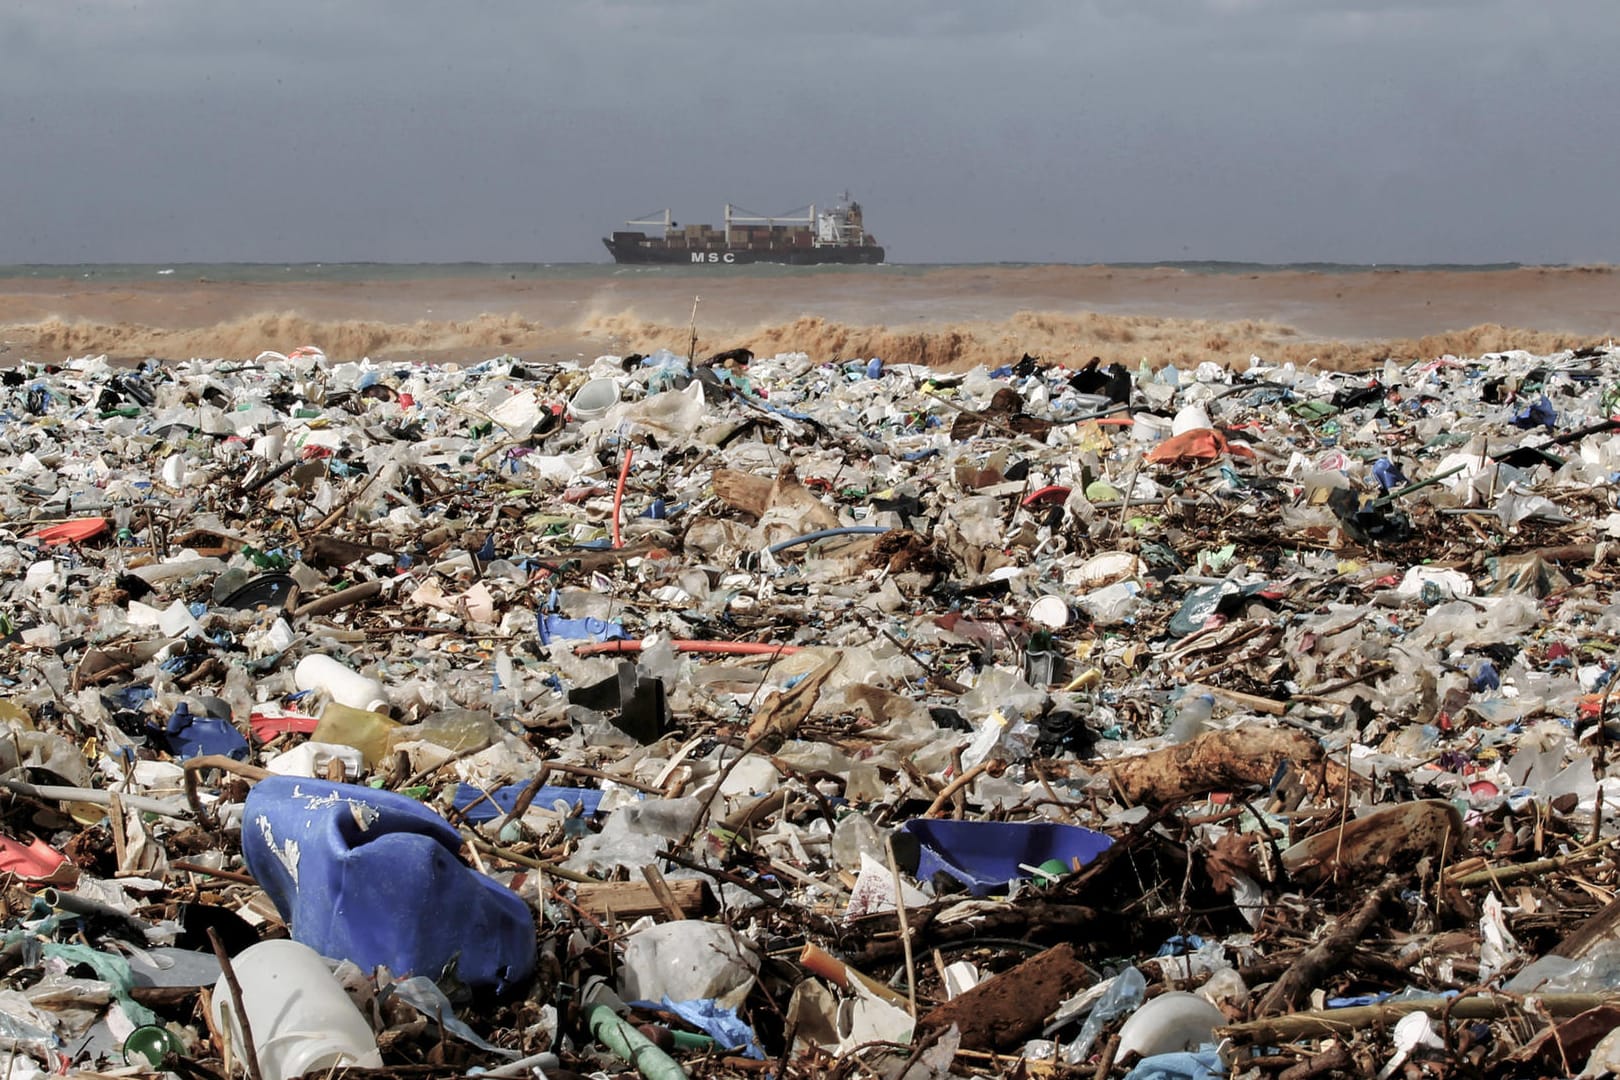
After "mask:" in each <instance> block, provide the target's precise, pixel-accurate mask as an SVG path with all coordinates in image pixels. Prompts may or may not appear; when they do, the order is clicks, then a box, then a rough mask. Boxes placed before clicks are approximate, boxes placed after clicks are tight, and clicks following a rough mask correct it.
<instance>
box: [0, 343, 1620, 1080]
mask: <svg viewBox="0 0 1620 1080" xmlns="http://www.w3.org/2000/svg"><path fill="white" fill-rule="evenodd" d="M1617 403H1620V349H1616V348H1612V347H1608V346H1604V347H1599V348H1590V349H1582V350H1579V351H1572V352H1564V353H1559V354H1556V355H1550V356H1536V355H1530V354H1527V353H1521V352H1511V353H1498V354H1490V355H1485V356H1479V357H1457V356H1443V357H1438V358H1435V357H1423V358H1414V359H1410V360H1407V361H1396V360H1390V361H1388V362H1386V363H1384V364H1383V365H1382V366H1381V367H1379V368H1377V369H1375V370H1368V371H1359V372H1332V371H1324V370H1317V369H1316V368H1314V367H1308V368H1298V367H1294V366H1290V365H1280V366H1279V365H1274V364H1268V363H1266V362H1265V361H1264V360H1262V359H1260V358H1255V359H1254V360H1253V361H1252V362H1251V363H1250V364H1249V366H1248V367H1247V368H1246V369H1245V370H1228V369H1226V368H1223V367H1221V366H1219V365H1216V364H1213V363H1205V364H1201V365H1199V366H1197V367H1196V368H1194V369H1191V370H1178V369H1176V368H1175V367H1173V366H1168V365H1164V364H1152V363H1149V362H1146V361H1144V363H1143V364H1142V365H1141V366H1140V368H1137V369H1134V370H1128V369H1126V368H1124V367H1120V366H1118V365H1114V366H1113V367H1111V368H1108V369H1099V368H1098V366H1097V365H1090V366H1089V367H1087V368H1083V369H1079V370H1070V369H1068V368H1065V367H1064V366H1062V365H1060V364H1056V363H1049V362H1046V361H1043V360H1042V359H1041V358H1039V357H1033V356H1028V355H1025V356H1023V357H1022V358H1019V359H1014V358H1009V361H1008V363H1007V364H1006V366H1004V367H1001V368H997V369H994V370H990V369H985V368H978V369H975V370H972V371H968V372H965V373H957V374H947V373H943V372H939V371H934V370H931V369H928V368H924V367H917V366H911V365H904V364H895V363H885V362H884V360H883V358H881V357H861V358H845V359H831V358H825V357H811V356H807V355H802V354H782V355H776V356H754V355H753V354H752V353H751V352H750V351H749V350H748V349H747V348H745V347H739V348H736V349H730V350H727V351H726V352H725V353H722V354H718V355H716V356H714V357H710V358H702V357H699V358H695V359H689V358H687V357H682V356H677V355H674V354H672V353H669V352H665V351H660V352H656V353H653V354H652V355H648V356H641V355H633V356H626V357H618V356H605V357H601V358H600V359H598V360H596V361H595V362H594V363H591V364H589V365H584V366H565V365H557V364H539V363H532V362H528V361H524V360H522V359H519V358H515V357H510V356H503V357H497V358H494V359H491V360H488V361H487V362H484V363H479V364H476V365H472V366H467V367H458V366H456V365H434V364H414V363H386V364H379V363H372V362H370V361H360V362H340V361H337V360H333V359H330V358H328V357H327V356H325V355H324V354H323V353H322V352H321V351H320V350H318V349H314V348H304V349H297V350H294V351H292V352H290V353H287V354H281V353H267V354H264V355H261V356H259V357H257V358H254V359H252V360H251V361H250V362H244V361H242V360H206V361H204V360H193V361H188V362H165V363H158V362H155V361H153V362H148V363H146V364H142V365H138V366H133V367H132V366H130V365H117V364H113V363H109V362H108V361H107V360H106V359H105V358H96V357H87V358H82V359H77V360H73V361H70V362H68V363H65V364H62V365H61V366H58V367H51V368H44V367H40V366H38V365H34V364H30V363H26V362H25V363H23V364H22V365H20V366H18V367H16V368H13V369H12V370H10V371H7V372H6V373H5V378H4V380H3V381H0V461H3V463H4V467H5V469H6V471H7V473H8V475H9V477H10V482H9V483H8V484H7V485H5V486H4V487H3V488H0V508H3V511H4V524H3V525H0V637H3V638H4V644H5V647H6V649H7V650H8V653H7V654H8V657H9V663H8V664H7V665H6V666H5V670H4V672H3V673H0V719H3V720H4V723H5V728H6V730H5V731H4V733H3V734H4V738H0V792H3V802H0V810H3V817H0V870H3V871H4V872H5V874H6V878H5V883H4V885H5V891H4V894H3V896H4V902H5V909H4V912H3V915H4V919H5V947H4V949H3V950H0V955H3V957H4V965H3V969H0V970H3V975H4V986H3V988H0V1029H3V1033H4V1035H5V1036H6V1039H5V1044H4V1046H3V1048H0V1052H3V1053H4V1055H5V1056H6V1059H7V1073H8V1075H11V1076H13V1077H16V1078H19V1080H23V1078H27V1077H31V1076H36V1075H41V1074H46V1073H57V1072H63V1071H72V1070H76V1071H80V1072H86V1073H90V1072H95V1073H116V1074H118V1075H128V1074H130V1073H132V1072H164V1073H170V1074H173V1075H176V1076H181V1077H187V1078H197V1077H223V1076H225V1075H226V1074H227V1071H228V1070H234V1071H236V1072H238V1073H241V1072H244V1071H245V1072H246V1073H247V1074H248V1075H250V1076H252V1077H254V1078H255V1080H259V1078H263V1080H290V1078H291V1077H296V1076H301V1075H306V1074H309V1075H313V1074H315V1073H317V1072H319V1073H322V1074H326V1073H329V1072H332V1071H333V1070H338V1071H344V1072H353V1071H355V1070H359V1071H362V1072H366V1073H368V1074H372V1073H378V1072H379V1071H381V1072H386V1073H387V1074H389V1075H397V1076H411V1077H446V1078H448V1077H451V1076H464V1075H485V1076H494V1077H531V1076H532V1077H541V1076H560V1077H568V1076H579V1075H629V1074H633V1073H639V1074H640V1075H643V1076H646V1077H648V1078H650V1080H662V1078H673V1077H680V1076H754V1075H763V1074H768V1075H774V1076H778V1077H816V1076H825V1075H835V1076H841V1077H853V1076H857V1075H862V1076H865V1075H875V1076H882V1077H904V1078H908V1080H920V1078H923V1077H946V1076H962V1077H967V1076H981V1075H1007V1076H1012V1075H1019V1076H1028V1075H1037V1076H1046V1075H1054V1076H1056V1075H1062V1076H1081V1075H1084V1076H1095V1077H1107V1076H1114V1077H1120V1076H1127V1075H1128V1076H1132V1077H1184V1076H1185V1077H1205V1076H1209V1077H1256V1078H1259V1077H1266V1078H1269V1077H1274V1076H1283V1077H1294V1078H1303V1077H1318V1076H1330V1075H1339V1076H1369V1075H1377V1076H1395V1075H1401V1076H1405V1077H1416V1076H1425V1075H1427V1076H1454V1075H1466V1076H1480V1077H1517V1076H1572V1075H1577V1074H1579V1075H1583V1076H1598V1075H1605V1074H1608V1073H1610V1072H1612V1071H1614V1070H1615V1069H1616V1068H1620V977H1617V975H1616V970H1617V966H1616V965H1617V963H1620V959H1617V958H1620V900H1617V899H1615V890H1616V888H1617V886H1620V846H1617V845H1620V773H1617V770H1616V766H1615V762H1614V760H1613V759H1614V758H1615V757H1616V756H1617V755H1616V753H1615V752H1614V750H1613V748H1612V747H1611V746H1610V744H1611V742H1614V741H1615V740H1616V739H1617V738H1620V726H1617V719H1616V714H1617V712H1620V707H1613V706H1611V703H1610V697H1611V694H1612V691H1613V688H1614V675H1615V671H1616V667H1617V664H1620V656H1617V652H1616V647H1617V645H1620V600H1617V597H1616V590H1615V588H1614V584H1615V582H1616V581H1617V580H1620V578H1617V575H1620V570H1617V569H1616V565H1617V563H1616V556H1617V555H1620V498H1617V493H1620V487H1617V482H1620V416H1617V414H1616V406H1617Z"/></svg>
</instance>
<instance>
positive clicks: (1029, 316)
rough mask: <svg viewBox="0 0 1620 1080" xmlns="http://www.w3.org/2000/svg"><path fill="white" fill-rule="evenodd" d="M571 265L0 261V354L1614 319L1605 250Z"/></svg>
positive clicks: (1393, 335) (1345, 334)
mask: <svg viewBox="0 0 1620 1080" xmlns="http://www.w3.org/2000/svg"><path fill="white" fill-rule="evenodd" d="M576 269H577V271H578V272H575V273H571V274H569V275H566V276H558V277H551V278H547V277H543V276H540V277H536V276H528V277H525V276H522V275H506V274H502V273H499V272H498V270H499V268H493V267H492V268H489V271H488V272H487V273H484V272H479V271H477V270H476V269H475V270H473V271H471V272H469V271H468V270H466V268H457V272H455V273H453V274H452V273H448V272H446V273H442V274H436V273H434V272H433V270H432V269H431V268H427V269H425V270H424V271H423V272H422V273H421V274H420V275H419V276H407V277H405V278H403V279H400V278H394V279H389V280H324V281H308V280H301V281H268V282H267V281H242V280H218V279H214V278H212V277H210V276H209V275H207V274H196V275H187V276H181V275H178V274H176V275H173V276H168V277H161V278H159V277H148V278H146V279H143V280H127V279H121V280H102V279H100V278H98V277H95V276H89V277H86V276H82V275H81V276H68V275H67V274H66V273H64V274H63V275H61V276H48V275H47V276H11V277H0V349H3V350H4V352H3V353H0V359H3V360H5V361H6V362H17V361H35V362H55V361H60V360H62V359H64V358H66V357H72V356H84V355H99V354H107V355H109V356H113V357H116V358H123V359H130V358H135V359H144V358H146V357H157V358H161V359H171V360H172V359H187V358H191V357H232V358H251V357H253V356H255V355H257V354H258V353H259V352H260V351H262V350H266V349H273V350H279V351H287V350H290V349H293V348H296V347H298V346H301V345H316V346H319V347H320V348H322V349H324V350H325V351H326V352H327V354H328V355H330V356H332V357H333V358H336V359H358V358H361V357H365V356H370V357H373V358H400V359H403V358H415V359H429V360H441V361H459V362H466V361H476V360H481V359H485V358H487V357H490V356H494V355H500V354H503V353H511V354H514V355H519V356H523V357H525V358H529V359H533V360H580V359H583V360H589V359H591V358H592V357H595V356H597V355H602V354H606V353H612V354H624V353H628V352H632V351H638V352H648V351H651V350H652V349H654V348H658V347H660V346H663V347H668V348H672V349H676V350H678V351H682V352H684V351H685V350H686V348H687V347H688V343H689V337H690V331H689V327H690V326H691V325H692V320H693V306H694V301H695V300H696V301H697V305H696V328H697V332H698V346H697V347H698V350H699V352H710V351H714V350H717V349H723V348H730V347H733V346H738V345H742V346H747V347H749V348H752V349H753V350H754V351H755V352H756V353H762V354H769V353H775V352H781V351H803V352H806V353H809V354H810V355H812V356H814V357H816V358H817V359H825V360H830V359H835V358H850V357H869V356H882V357H884V358H885V359H887V360H889V361H891V362H922V363H929V364H933V365H936V366H941V367H945V368H961V367H966V366H972V365H974V364H978V363H988V364H995V363H999V362H1001V361H1004V360H1007V359H1016V358H1017V357H1018V356H1020V355H1022V354H1023V353H1024V352H1030V353H1034V354H1036V355H1039V356H1043V357H1045V358H1048V359H1053V360H1062V361H1065V362H1071V363H1073V362H1083V361H1085V360H1086V359H1088V358H1089V357H1091V356H1101V357H1103V358H1104V359H1105V360H1116V359H1117V360H1122V361H1125V362H1128V363H1130V364H1133V365H1134V364H1136V363H1138V362H1140V361H1142V360H1144V359H1145V360H1147V361H1148V362H1149V363H1150V364H1155V365H1157V364H1161V363H1166V362H1174V363H1178V364H1187V363H1197V362H1200V361H1203V360H1215V361H1218V362H1222V363H1240V364H1241V363H1245V362H1247V360H1248V358H1249V356H1250V355H1252V354H1258V355H1260V356H1262V357H1264V358H1266V359H1268V360H1294V361H1296V362H1299V363H1304V362H1308V361H1310V360H1312V359H1315V360H1317V361H1318V362H1319V363H1321V364H1323V365H1329V366H1335V367H1354V366H1360V365H1364V364H1368V363H1372V362H1374V361H1376V360H1379V359H1381V358H1383V357H1385V356H1396V357H1404V358H1414V357H1422V356H1432V355H1439V354H1443V353H1448V352H1450V353H1456V354H1467V355H1477V354H1479V353H1481V352H1490V351H1497V350H1503V349H1509V348H1527V349H1532V350H1536V351H1540V352H1550V351H1555V350H1557V349H1560V348H1566V347H1572V346H1578V345H1583V344H1590V343H1593V342H1598V341H1603V340H1605V339H1607V338H1609V337H1611V336H1613V335H1614V334H1615V333H1616V332H1617V331H1620V277H1617V275H1616V274H1615V273H1614V271H1613V269H1612V268H1609V267H1589V268H1551V267H1549V268H1535V267H1526V268H1514V269H1482V270H1427V269H1422V270H1396V269H1391V270H1377V269H1366V270H1352V271H1338V272H1328V271H1315V270H1289V269H1279V270H1259V271H1255V272H1233V271H1230V270H1227V271H1219V272H1210V271H1195V270H1185V269H1177V268H1135V267H1132V268H1122V267H1106V266H1095V267H1080V266H950V267H932V268H921V267H877V268H870V269H867V268H862V269H856V270H837V271H826V270H821V271H816V272H812V273H808V274H803V275H796V274H793V273H791V272H787V273H784V272H781V271H777V272H774V273H768V274H749V273H730V274H725V275H717V276H707V275H705V274H704V272H703V271H702V270H696V271H694V270H689V269H686V268H677V269H673V270H662V271H647V270H637V269H632V268H616V267H613V266H610V265H604V266H602V267H601V268H600V270H599V272H598V271H597V270H596V269H595V268H591V267H585V268H576ZM699 298H700V299H699Z"/></svg>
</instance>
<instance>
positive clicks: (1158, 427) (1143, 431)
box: [1131, 412, 1170, 443]
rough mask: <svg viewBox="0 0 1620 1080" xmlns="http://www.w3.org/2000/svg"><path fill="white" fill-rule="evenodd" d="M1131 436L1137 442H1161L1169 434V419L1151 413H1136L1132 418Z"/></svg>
mask: <svg viewBox="0 0 1620 1080" xmlns="http://www.w3.org/2000/svg"><path fill="white" fill-rule="evenodd" d="M1131 420H1132V423H1131V437H1132V438H1133V439H1135V440H1136V441H1137V442H1143V443H1158V442H1163V441H1164V440H1165V439H1166V438H1168V437H1169V435H1170V421H1169V420H1167V419H1165V418H1164V417H1162V416H1156V415H1154V414H1153V413H1145V412H1142V413H1137V414H1135V415H1134V416H1133V417H1132V418H1131Z"/></svg>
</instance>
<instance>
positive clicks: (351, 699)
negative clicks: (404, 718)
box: [293, 653, 388, 715]
mask: <svg viewBox="0 0 1620 1080" xmlns="http://www.w3.org/2000/svg"><path fill="white" fill-rule="evenodd" d="M293 682H294V683H295V684H297V686H298V689H300V690H322V691H325V693H326V696H327V697H328V698H330V699H332V700H333V701H335V702H337V703H338V704H339V705H347V706H349V707H350V708H351V709H364V710H366V711H367V712H375V713H383V714H385V715H386V714H387V712H388V691H386V690H384V689H383V684H382V683H380V682H378V681H377V680H376V679H368V678H366V677H365V676H364V675H362V674H360V673H359V672H358V671H355V670H354V669H353V668H350V667H348V666H346V665H344V664H342V663H339V662H338V661H336V660H334V659H332V658H331V657H330V656H326V655H324V654H322V653H310V654H309V655H308V656H306V657H304V658H303V659H302V660H300V661H298V667H297V668H296V669H294V671H293Z"/></svg>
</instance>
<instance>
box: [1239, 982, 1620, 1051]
mask: <svg viewBox="0 0 1620 1080" xmlns="http://www.w3.org/2000/svg"><path fill="white" fill-rule="evenodd" d="M1534 997H1535V1001H1536V1003H1537V1004H1538V1006H1539V1007H1540V1008H1541V1009H1542V1010H1543V1011H1544V1012H1545V1013H1546V1014H1547V1015H1548V1016H1578V1015H1579V1014H1581V1013H1583V1012H1586V1011H1587V1010H1588V1009H1596V1008H1598V1007H1599V1006H1603V1005H1616V1004H1620V995H1615V994H1537V995H1534ZM1448 1002H1449V1004H1450V1016H1451V1018H1452V1019H1454V1020H1499V1019H1501V1018H1503V1017H1505V1016H1518V1015H1522V1014H1524V1012H1525V1002H1524V1000H1523V999H1521V998H1517V997H1511V996H1502V997H1471V998H1442V997H1432V998H1410V999H1407V1000H1403V1001H1386V1002H1383V1003H1381V1004H1378V1005H1352V1006H1350V1007H1348V1008H1344V1009H1320V1010H1311V1011H1308V1012H1297V1013H1289V1014H1287V1015H1285V1016H1268V1017H1265V1018H1264V1019H1260V1020H1250V1021H1248V1022H1247V1023H1242V1024H1229V1025H1227V1026H1226V1027H1219V1028H1216V1029H1215V1037H1216V1038H1217V1039H1231V1040H1233V1041H1234V1042H1239V1043H1244V1044H1252V1043H1284V1042H1293V1041H1294V1040H1295V1039H1311V1038H1317V1037H1319V1036H1323V1035H1342V1034H1346V1033H1349V1032H1354V1031H1359V1030H1360V1029H1362V1028H1368V1027H1374V1026H1389V1025H1393V1024H1394V1023H1395V1021H1397V1020H1399V1019H1400V1018H1401V1017H1403V1016H1406V1015H1408V1014H1410V1013H1415V1012H1429V1013H1439V1012H1440V1011H1442V1010H1443V1009H1445V1008H1446V1007H1447V1004H1448Z"/></svg>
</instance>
